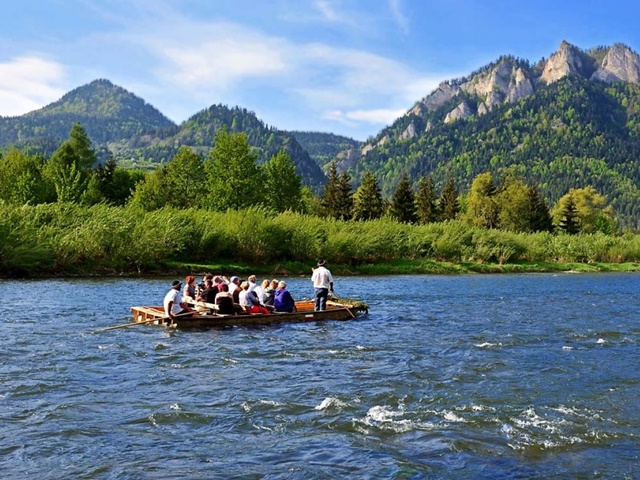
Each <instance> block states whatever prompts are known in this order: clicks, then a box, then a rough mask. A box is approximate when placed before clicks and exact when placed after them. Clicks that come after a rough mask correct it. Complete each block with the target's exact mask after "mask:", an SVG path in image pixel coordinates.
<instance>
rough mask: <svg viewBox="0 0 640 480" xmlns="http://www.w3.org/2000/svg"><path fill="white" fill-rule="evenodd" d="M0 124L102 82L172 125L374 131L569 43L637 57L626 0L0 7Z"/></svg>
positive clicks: (10, 1)
mask: <svg viewBox="0 0 640 480" xmlns="http://www.w3.org/2000/svg"><path fill="white" fill-rule="evenodd" d="M0 12H1V13H2V14H1V15H0V115H3V116H7V115H21V114H23V113H26V112H28V111H31V110H35V109H37V108H40V107H42V106H44V105H47V104H48V103H51V102H53V101H55V100H57V99H58V98H60V97H61V96H62V95H63V94H64V93H66V92H67V91H69V90H71V89H73V88H75V87H78V86H80V85H84V84H86V83H88V82H90V81H92V80H95V79H97V78H107V79H109V80H111V81H112V82H114V83H115V84H117V85H120V86H122V87H124V88H126V89H127V90H129V91H131V92H133V93H135V94H136V95H138V96H140V97H142V98H143V99H145V100H146V101H147V102H149V103H151V104H152V105H154V106H155V107H157V108H158V109H159V110H160V111H161V112H162V113H164V114H165V115H167V116H168V117H169V118H170V119H172V120H173V121H175V122H177V123H180V122H182V121H184V120H186V119H187V118H188V117H190V116H191V115H193V114H195V113H197V112H198V111H200V110H202V109H204V108H207V107H208V106H210V105H212V104H216V103H222V104H225V105H229V106H235V105H238V106H241V107H244V108H247V109H249V110H252V111H254V112H255V113H256V114H257V115H258V117H259V118H261V119H262V120H263V121H264V122H266V123H267V124H269V125H273V126H275V127H277V128H280V129H284V130H315V131H323V132H333V133H337V134H341V135H347V136H351V137H353V138H357V139H359V140H364V139H366V138H367V137H369V136H373V135H375V134H376V133H377V132H379V131H380V130H381V129H382V128H384V127H385V126H386V125H388V124H390V123H391V122H392V121H393V120H394V119H395V118H397V117H398V116H399V115H401V114H402V113H404V112H405V111H406V110H408V109H409V108H410V107H411V106H412V105H413V104H414V103H415V102H416V101H417V100H419V99H421V98H422V97H424V96H426V95H427V94H429V93H430V92H431V91H433V89H434V88H435V87H436V86H437V85H438V83H439V82H441V81H443V80H447V79H451V78H456V77H460V76H464V75H466V74H468V73H470V72H471V71H473V70H475V69H477V68H479V67H481V66H483V65H486V64H487V63H489V62H491V61H493V60H495V59H496V58H498V57H499V56H500V55H502V54H512V55H515V56H517V57H521V58H526V59H528V60H530V61H532V62H535V61H537V60H539V59H540V58H542V57H548V56H550V55H551V54H552V53H553V52H554V51H555V50H556V49H557V47H558V45H559V44H560V42H561V41H562V40H563V39H564V40H567V41H568V42H570V43H573V44H574V45H577V46H578V47H581V48H590V47H593V46H597V45H611V44H613V43H615V42H622V43H625V44H627V45H628V46H629V47H631V48H632V49H633V50H635V51H638V50H639V49H640V38H639V36H640V33H639V32H640V29H639V28H638V18H639V14H640V2H636V1H631V0H619V1H616V0H610V1H608V2H604V1H602V0H598V1H595V0H582V1H577V0H566V1H563V0H554V1H551V0H528V1H521V0H510V1H507V0H483V1H481V0H254V1H249V0H4V1H3V2H2V4H0Z"/></svg>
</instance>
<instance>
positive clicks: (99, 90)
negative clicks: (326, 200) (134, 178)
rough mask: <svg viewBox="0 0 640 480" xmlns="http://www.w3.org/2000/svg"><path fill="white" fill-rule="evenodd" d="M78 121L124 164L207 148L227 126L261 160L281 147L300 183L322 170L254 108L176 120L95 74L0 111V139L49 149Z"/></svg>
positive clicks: (221, 109)
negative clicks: (20, 108)
mask: <svg viewBox="0 0 640 480" xmlns="http://www.w3.org/2000/svg"><path fill="white" fill-rule="evenodd" d="M75 122H80V123H81V124H82V125H83V127H84V128H85V130H86V131H87V134H88V135H89V138H91V141H92V142H93V144H94V147H95V148H96V149H97V150H98V152H99V154H100V157H101V159H103V160H104V159H105V158H106V156H108V155H109V154H111V155H113V156H114V158H115V159H116V160H117V161H118V162H120V163H123V164H125V165H129V166H147V167H148V166H150V165H151V166H152V165H153V164H160V163H162V162H167V161H169V160H170V159H171V158H173V156H174V155H175V153H176V152H177V151H178V149H179V148H180V147H181V146H183V145H186V146H190V147H192V148H193V149H194V150H196V151H199V152H201V153H203V154H205V155H206V154H207V153H208V151H209V150H210V149H211V148H212V147H213V140H214V137H215V134H216V132H217V131H218V130H219V129H221V128H227V129H228V130H229V131H232V132H244V133H246V134H247V137H248V139H249V143H250V145H251V146H253V147H254V148H255V149H256V152H257V153H258V160H259V162H260V163H264V162H266V161H267V160H269V158H271V156H273V155H275V154H277V153H278V152H279V151H280V150H285V151H286V152H287V153H288V154H289V155H290V156H291V159H292V160H293V162H294V163H295V164H296V168H297V171H298V173H299V174H300V175H301V176H302V179H303V183H305V184H307V185H310V186H312V187H314V188H316V189H317V188H319V187H320V186H321V185H323V184H324V181H325V175H324V174H323V172H322V170H321V169H320V167H319V166H318V165H317V164H316V163H315V162H314V161H313V160H312V159H311V158H310V157H309V154H308V153H307V152H306V151H305V150H304V149H303V148H302V147H301V146H300V145H299V144H298V142H297V141H296V139H295V138H294V137H293V135H291V134H289V133H287V132H284V131H280V130H277V129H276V128H273V127H268V126H267V125H265V124H264V123H263V122H262V121H261V120H259V119H258V118H257V117H256V116H255V114H254V113H253V112H249V111H248V110H246V109H242V108H239V107H235V108H228V107H226V106H222V105H214V106H211V107H209V108H208V109H205V110H203V111H201V112H199V113H197V114H196V115H194V116H193V117H191V118H190V119H189V120H187V121H186V122H184V123H183V124H182V125H180V126H178V125H176V124H174V123H173V122H172V121H171V120H169V119H168V118H166V117H165V116H164V115H162V114H161V113H160V112H159V111H158V110H157V109H155V108H154V107H152V106H151V105H149V104H147V103H146V102H145V101H144V100H142V99H141V98H139V97H137V96H135V95H134V94H132V93H130V92H128V91H126V90H125V89H123V88H121V87H118V86H116V85H113V84H112V83H111V82H109V81H108V80H96V81H94V82H91V83H89V84H87V85H84V86H82V87H79V88H76V89H74V90H72V91H71V92H69V93H67V94H66V95H64V96H63V97H62V98H61V99H60V100H58V101H57V102H54V103H52V104H50V105H47V106H46V107H44V108H42V109H40V110H36V111H34V112H30V113H27V114H26V115H22V116H19V117H0V145H3V146H4V147H5V148H7V146H9V145H16V146H18V147H19V148H22V149H25V150H28V151H31V152H41V153H43V154H44V155H45V156H48V155H50V154H51V153H53V151H55V149H56V148H57V147H58V146H59V145H60V143H61V142H62V140H63V139H65V138H66V137H67V135H68V134H69V130H70V129H71V126H72V125H73V124H74V123H75Z"/></svg>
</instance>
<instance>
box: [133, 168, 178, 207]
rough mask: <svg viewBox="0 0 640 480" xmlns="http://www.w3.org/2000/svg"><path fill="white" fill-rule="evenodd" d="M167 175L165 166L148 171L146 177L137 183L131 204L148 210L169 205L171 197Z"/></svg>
mask: <svg viewBox="0 0 640 480" xmlns="http://www.w3.org/2000/svg"><path fill="white" fill-rule="evenodd" d="M166 177H167V171H166V169H165V168H159V169H158V170H154V171H153V172H150V173H147V175H146V177H145V179H144V180H143V181H141V182H139V183H138V184H137V185H136V188H135V190H134V192H133V197H132V198H131V204H132V205H135V206H136V207H140V208H142V209H144V210H146V211H152V210H158V209H160V208H162V207H164V206H166V205H168V204H169V202H170V201H171V197H170V193H169V189H168V184H167V180H166Z"/></svg>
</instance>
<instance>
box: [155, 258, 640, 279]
mask: <svg viewBox="0 0 640 480" xmlns="http://www.w3.org/2000/svg"><path fill="white" fill-rule="evenodd" d="M312 266H314V265H313V263H304V262H278V263H271V264H265V265H247V264H241V263H237V262H212V263H206V264H203V263H192V262H170V263H169V264H168V265H167V269H166V270H158V271H155V272H149V274H150V275H152V276H153V275H163V276H164V275H168V274H174V275H180V276H184V275H189V274H197V275H200V274H203V273H206V272H212V273H223V274H225V275H227V274H228V275H233V274H237V275H251V274H255V275H268V276H280V277H282V276H285V277H286V276H306V275H310V274H311V267H312ZM328 266H329V268H330V270H331V272H332V273H333V274H334V275H340V276H356V275H365V276H373V275H426V274H431V275H457V274H504V273H553V272H557V273H596V272H640V263H632V262H628V263H595V262H594V263H560V262H521V263H509V264H503V265H500V264H497V263H478V262H460V263H452V262H436V261H425V260H396V261H393V262H388V263H376V264H361V265H341V264H334V263H331V264H329V265H328Z"/></svg>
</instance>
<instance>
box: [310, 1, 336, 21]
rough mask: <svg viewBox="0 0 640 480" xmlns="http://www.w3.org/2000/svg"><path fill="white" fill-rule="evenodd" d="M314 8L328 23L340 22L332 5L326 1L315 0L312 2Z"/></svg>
mask: <svg viewBox="0 0 640 480" xmlns="http://www.w3.org/2000/svg"><path fill="white" fill-rule="evenodd" d="M314 6H315V8H316V9H317V10H318V11H319V12H320V13H321V14H322V16H323V18H324V19H325V20H327V21H329V22H338V21H340V19H341V18H340V16H339V15H338V13H337V12H336V11H335V9H334V8H333V5H332V4H331V2H329V1H328V0H316V1H315V2H314Z"/></svg>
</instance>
